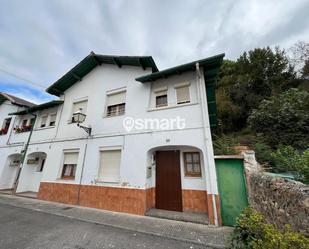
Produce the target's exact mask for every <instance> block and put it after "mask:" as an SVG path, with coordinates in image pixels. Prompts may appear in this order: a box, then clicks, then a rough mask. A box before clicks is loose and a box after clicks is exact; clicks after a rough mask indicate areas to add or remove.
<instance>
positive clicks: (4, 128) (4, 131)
mask: <svg viewBox="0 0 309 249" xmlns="http://www.w3.org/2000/svg"><path fill="white" fill-rule="evenodd" d="M11 120H12V118H6V119H5V120H4V122H3V125H2V129H0V135H5V134H7V133H8V130H9V128H10V124H11Z"/></svg>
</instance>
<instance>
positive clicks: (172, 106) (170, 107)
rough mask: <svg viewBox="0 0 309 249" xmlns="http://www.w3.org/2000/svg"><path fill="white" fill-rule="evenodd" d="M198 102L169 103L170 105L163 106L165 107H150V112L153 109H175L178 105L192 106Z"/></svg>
mask: <svg viewBox="0 0 309 249" xmlns="http://www.w3.org/2000/svg"><path fill="white" fill-rule="evenodd" d="M197 104H198V103H197V102H196V103H185V104H178V105H169V106H163V107H151V108H148V110H147V111H148V112H152V111H160V110H166V109H173V108H178V107H185V106H191V105H197Z"/></svg>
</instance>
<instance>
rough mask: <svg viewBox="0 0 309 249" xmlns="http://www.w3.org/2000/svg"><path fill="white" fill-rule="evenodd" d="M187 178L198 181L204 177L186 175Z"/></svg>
mask: <svg viewBox="0 0 309 249" xmlns="http://www.w3.org/2000/svg"><path fill="white" fill-rule="evenodd" d="M185 178H190V179H198V178H202V175H185Z"/></svg>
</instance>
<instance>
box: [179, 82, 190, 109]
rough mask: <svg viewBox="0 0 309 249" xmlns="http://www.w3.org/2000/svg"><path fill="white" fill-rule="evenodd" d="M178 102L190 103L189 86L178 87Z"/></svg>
mask: <svg viewBox="0 0 309 249" xmlns="http://www.w3.org/2000/svg"><path fill="white" fill-rule="evenodd" d="M176 95H177V104H178V105H179V104H185V103H190V90H189V86H181V87H177V88H176Z"/></svg>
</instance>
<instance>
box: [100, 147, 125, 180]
mask: <svg viewBox="0 0 309 249" xmlns="http://www.w3.org/2000/svg"><path fill="white" fill-rule="evenodd" d="M120 161H121V150H104V151H101V152H100V169H99V176H98V180H99V181H104V182H118V181H119V179H120Z"/></svg>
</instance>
